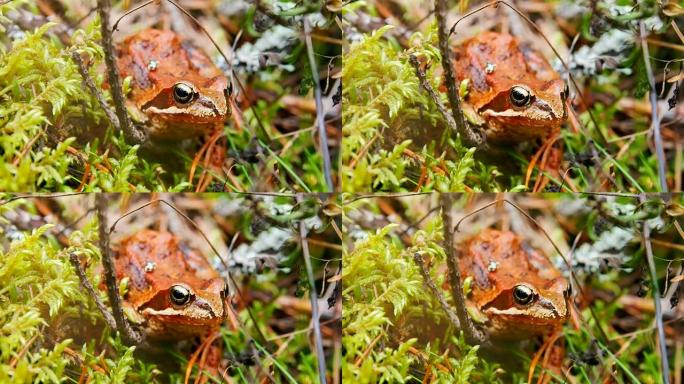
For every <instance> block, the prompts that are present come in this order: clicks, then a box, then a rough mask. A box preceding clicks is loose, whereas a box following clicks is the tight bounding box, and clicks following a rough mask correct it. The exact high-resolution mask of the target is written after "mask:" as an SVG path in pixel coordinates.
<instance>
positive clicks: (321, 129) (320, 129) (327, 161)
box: [303, 17, 334, 192]
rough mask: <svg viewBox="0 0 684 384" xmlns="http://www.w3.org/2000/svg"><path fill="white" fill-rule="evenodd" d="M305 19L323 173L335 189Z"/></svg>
mask: <svg viewBox="0 0 684 384" xmlns="http://www.w3.org/2000/svg"><path fill="white" fill-rule="evenodd" d="M303 20H304V41H305V42H306V52H307V53H308V55H309V65H310V66H311V77H313V82H314V95H315V97H316V122H317V124H318V140H319V141H320V143H319V145H320V147H321V156H322V157H323V174H324V175H325V183H326V185H327V189H326V192H332V191H333V190H334V186H333V182H332V174H331V171H330V169H331V163H330V151H329V150H328V133H327V132H326V131H325V119H324V118H325V116H324V110H323V100H322V97H323V96H322V95H321V84H320V81H321V80H320V78H319V76H318V67H317V66H316V59H315V57H314V51H313V44H312V42H311V25H309V19H308V18H306V17H303Z"/></svg>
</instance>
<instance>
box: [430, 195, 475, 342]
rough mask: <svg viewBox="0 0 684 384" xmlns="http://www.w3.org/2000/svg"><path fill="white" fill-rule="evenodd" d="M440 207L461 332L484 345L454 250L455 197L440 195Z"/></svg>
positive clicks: (453, 294)
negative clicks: (467, 303)
mask: <svg viewBox="0 0 684 384" xmlns="http://www.w3.org/2000/svg"><path fill="white" fill-rule="evenodd" d="M439 202H440V204H439V205H440V206H441V207H442V222H443V225H444V245H443V247H444V252H445V253H446V261H447V268H448V269H449V285H450V286H451V295H452V296H453V298H454V305H455V306H456V315H457V316H458V319H459V320H460V322H461V330H462V331H463V334H464V335H465V338H466V340H467V341H468V342H469V343H471V344H482V343H484V342H485V341H486V336H485V334H484V333H483V332H481V331H480V330H479V329H477V328H475V325H474V324H473V322H472V320H471V319H470V316H469V315H468V310H467V309H466V300H465V297H464V296H463V287H462V284H461V274H460V272H459V270H458V264H459V263H458V255H457V253H456V250H455V249H454V232H453V229H452V228H453V220H452V218H451V210H452V208H453V205H454V200H453V195H452V194H450V193H442V194H440V195H439Z"/></svg>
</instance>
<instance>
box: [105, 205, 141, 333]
mask: <svg viewBox="0 0 684 384" xmlns="http://www.w3.org/2000/svg"><path fill="white" fill-rule="evenodd" d="M95 209H96V210H97V220H98V229H99V237H100V238H99V246H100V252H101V254H102V267H103V269H104V278H105V285H106V286H107V295H108V296H109V304H110V305H111V306H112V314H113V315H114V321H115V322H116V329H117V330H118V331H119V332H121V335H122V337H123V341H124V343H126V344H128V345H141V344H143V342H144V337H143V334H142V333H140V332H138V331H137V330H135V329H133V327H131V324H130V323H129V322H128V320H127V319H126V317H125V315H124V312H123V307H122V305H121V296H119V285H118V284H117V282H116V273H115V271H114V263H113V261H112V254H111V251H110V249H109V234H108V233H107V214H106V211H107V197H106V195H105V194H103V193H97V194H95Z"/></svg>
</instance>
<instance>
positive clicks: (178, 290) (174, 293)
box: [171, 285, 190, 305]
mask: <svg viewBox="0 0 684 384" xmlns="http://www.w3.org/2000/svg"><path fill="white" fill-rule="evenodd" d="M189 300H190V290H189V289H187V288H185V287H183V286H182V285H174V286H173V287H171V301H173V303H174V304H176V305H183V304H186V303H187V302H188V301H189Z"/></svg>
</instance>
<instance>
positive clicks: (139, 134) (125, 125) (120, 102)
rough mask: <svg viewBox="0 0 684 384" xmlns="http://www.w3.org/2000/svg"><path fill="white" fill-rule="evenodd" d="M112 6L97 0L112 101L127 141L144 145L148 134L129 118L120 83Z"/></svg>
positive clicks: (105, 1)
mask: <svg viewBox="0 0 684 384" xmlns="http://www.w3.org/2000/svg"><path fill="white" fill-rule="evenodd" d="M111 7H112V4H111V1H110V0H97V12H98V14H99V15H100V24H101V28H100V29H101V31H102V49H103V50H104V54H105V64H106V66H107V80H108V82H109V87H110V90H111V92H112V99H113V101H114V106H115V108H116V115H117V116H118V118H119V126H118V128H119V129H120V130H121V131H122V132H123V133H124V137H125V138H126V141H128V142H130V143H134V144H142V143H144V142H145V141H147V134H146V133H145V132H144V131H142V130H139V129H138V128H136V127H135V126H134V125H133V124H132V123H131V119H130V118H129V117H128V112H127V111H126V101H125V98H124V94H123V88H122V87H121V82H120V81H119V69H118V67H117V65H116V58H115V57H114V44H113V42H112V32H111V30H110V28H109V12H110V10H111Z"/></svg>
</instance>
